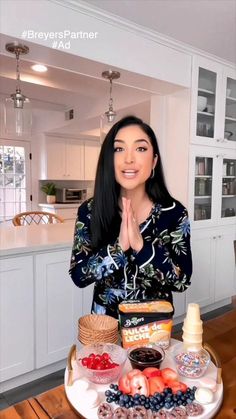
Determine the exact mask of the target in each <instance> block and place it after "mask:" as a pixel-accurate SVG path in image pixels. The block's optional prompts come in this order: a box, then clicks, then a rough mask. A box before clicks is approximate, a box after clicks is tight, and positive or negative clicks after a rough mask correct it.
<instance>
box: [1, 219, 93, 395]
mask: <svg viewBox="0 0 236 419" xmlns="http://www.w3.org/2000/svg"><path fill="white" fill-rule="evenodd" d="M73 231H74V222H68V223H62V224H47V225H33V224H32V225H29V226H22V227H14V226H6V227H4V226H1V227H0V296H1V316H0V336H1V341H0V353H1V356H0V393H1V392H2V391H7V390H10V389H12V388H14V387H17V386H19V385H22V384H25V383H27V382H30V381H32V380H35V379H37V378H40V377H42V376H45V375H47V374H50V373H52V372H54V371H58V370H59V369H61V368H63V366H64V364H65V358H66V357H67V354H68V351H69V348H70V346H71V344H72V343H73V342H74V341H75V339H76V336H77V321H78V318H79V317H80V316H82V315H83V314H87V313H89V312H90V307H91V295H92V287H88V288H86V289H85V290H81V289H79V288H77V287H76V286H75V285H74V283H73V282H72V280H71V278H70V276H69V273H68V270H69V265H70V257H71V248H72V243H73Z"/></svg>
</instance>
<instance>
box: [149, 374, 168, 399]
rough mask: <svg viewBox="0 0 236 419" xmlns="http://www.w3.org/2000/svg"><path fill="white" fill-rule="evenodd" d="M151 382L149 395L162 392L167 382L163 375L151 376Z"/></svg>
mask: <svg viewBox="0 0 236 419" xmlns="http://www.w3.org/2000/svg"><path fill="white" fill-rule="evenodd" d="M148 383H149V396H153V395H154V394H155V393H162V392H163V390H164V388H165V384H164V381H163V379H162V377H151V378H149V380H148Z"/></svg>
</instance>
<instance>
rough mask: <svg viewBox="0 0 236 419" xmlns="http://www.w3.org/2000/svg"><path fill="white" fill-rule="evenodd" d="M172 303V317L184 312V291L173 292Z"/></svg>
mask: <svg viewBox="0 0 236 419" xmlns="http://www.w3.org/2000/svg"><path fill="white" fill-rule="evenodd" d="M173 304H174V308H175V314H174V317H179V316H182V315H183V314H185V313H186V292H181V293H180V292H173Z"/></svg>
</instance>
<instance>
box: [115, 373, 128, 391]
mask: <svg viewBox="0 0 236 419" xmlns="http://www.w3.org/2000/svg"><path fill="white" fill-rule="evenodd" d="M118 387H119V390H120V391H122V392H123V393H125V394H129V393H130V380H129V378H128V375H127V374H124V375H122V377H120V378H119V381H118Z"/></svg>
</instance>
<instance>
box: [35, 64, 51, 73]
mask: <svg viewBox="0 0 236 419" xmlns="http://www.w3.org/2000/svg"><path fill="white" fill-rule="evenodd" d="M31 68H32V70H34V71H37V72H38V73H45V72H46V71H48V69H47V67H46V66H45V65H43V64H34V65H32V66H31Z"/></svg>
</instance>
